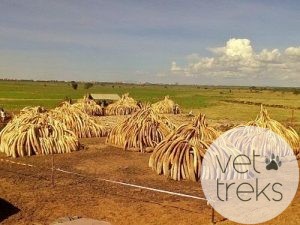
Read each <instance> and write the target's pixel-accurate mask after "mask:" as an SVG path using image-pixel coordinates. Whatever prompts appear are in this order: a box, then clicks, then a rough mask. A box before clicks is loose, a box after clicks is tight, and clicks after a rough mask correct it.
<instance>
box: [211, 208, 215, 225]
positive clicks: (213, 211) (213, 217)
mask: <svg viewBox="0 0 300 225" xmlns="http://www.w3.org/2000/svg"><path fill="white" fill-rule="evenodd" d="M211 223H212V224H216V222H215V209H214V208H213V207H211Z"/></svg>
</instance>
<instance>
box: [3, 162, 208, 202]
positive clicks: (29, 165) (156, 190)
mask: <svg viewBox="0 0 300 225" xmlns="http://www.w3.org/2000/svg"><path fill="white" fill-rule="evenodd" d="M0 160H1V161H3V162H6V163H12V164H17V165H21V166H28V167H37V166H34V165H31V164H26V163H18V162H14V161H11V160H7V159H0ZM55 170H56V171H59V172H62V173H67V174H73V175H77V176H81V177H85V178H92V177H88V176H85V175H83V174H80V173H76V172H71V171H67V170H63V169H60V168H55ZM93 178H94V177H93ZM94 179H97V180H100V181H105V182H109V183H113V184H120V185H123V186H128V187H133V188H140V189H145V190H149V191H154V192H159V193H165V194H169V195H174V196H180V197H185V198H192V199H197V200H203V201H207V203H209V202H210V201H209V200H207V199H206V198H201V197H198V196H194V195H188V194H182V193H178V192H173V191H167V190H162V189H157V188H151V187H146V186H141V185H137V184H130V183H125V182H122V181H114V180H109V179H104V178H99V177H96V178H94Z"/></svg>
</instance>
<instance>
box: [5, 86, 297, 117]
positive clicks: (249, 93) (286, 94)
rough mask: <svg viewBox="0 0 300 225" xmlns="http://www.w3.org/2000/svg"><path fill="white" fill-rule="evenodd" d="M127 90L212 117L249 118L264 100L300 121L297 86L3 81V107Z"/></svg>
mask: <svg viewBox="0 0 300 225" xmlns="http://www.w3.org/2000/svg"><path fill="white" fill-rule="evenodd" d="M127 92H128V93H130V95H131V96H132V97H134V98H135V99H136V100H140V101H143V102H150V103H153V102H156V101H158V100H160V99H162V98H163V97H164V96H165V95H169V96H170V97H171V98H172V99H173V100H174V101H175V102H177V103H178V104H179V105H180V106H181V107H182V108H183V110H184V112H189V111H191V110H192V111H193V112H194V113H197V112H200V111H201V112H204V113H206V114H207V115H208V117H209V118H211V119H228V120H234V121H248V120H250V119H254V118H255V116H256V114H257V113H258V111H259V105H253V104H254V103H256V104H257V103H263V104H267V105H269V106H271V105H272V107H267V108H269V111H270V114H271V116H272V118H274V119H276V120H279V121H281V122H286V123H288V122H289V121H290V120H291V116H292V111H293V109H294V122H297V121H298V122H299V121H300V110H299V109H300V95H299V94H298V95H297V94H294V93H293V89H272V88H268V89H256V90H250V88H248V87H217V86H210V87H208V86H184V85H150V84H149V85H137V84H108V83H98V84H94V86H93V87H91V88H90V89H84V85H83V83H79V86H78V89H77V90H74V89H73V88H72V87H71V86H70V83H66V82H47V81H41V82H33V81H0V107H3V108H4V109H6V110H9V111H15V112H16V111H18V110H20V109H22V108H23V107H25V106H36V105H40V106H44V107H46V108H53V107H55V106H57V105H58V104H59V103H60V102H62V101H63V100H64V99H66V98H71V99H74V100H75V99H79V98H82V97H83V96H84V95H85V94H86V93H117V94H119V95H121V94H124V93H127ZM245 101H246V102H247V103H245ZM243 102H244V103H243ZM249 102H251V103H253V104H249ZM275 105H277V106H275ZM278 105H279V106H278ZM282 107H285V108H282Z"/></svg>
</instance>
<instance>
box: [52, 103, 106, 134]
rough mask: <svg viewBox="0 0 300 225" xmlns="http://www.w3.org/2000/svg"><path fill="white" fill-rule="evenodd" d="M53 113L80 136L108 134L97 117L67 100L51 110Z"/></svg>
mask: <svg viewBox="0 0 300 225" xmlns="http://www.w3.org/2000/svg"><path fill="white" fill-rule="evenodd" d="M51 115H52V116H53V118H55V119H57V120H58V121H60V122H61V123H63V124H65V126H66V127H67V128H68V129H69V130H71V131H73V132H74V133H75V135H76V136H77V137H79V138H90V137H104V136H107V134H108V130H107V128H106V127H104V126H102V125H100V124H98V123H97V122H96V120H95V119H93V118H92V117H91V116H89V115H88V114H86V113H85V112H83V111H82V110H81V109H79V108H78V107H76V106H74V105H71V104H70V103H67V102H65V103H63V104H62V105H61V106H60V107H57V108H55V109H53V110H51Z"/></svg>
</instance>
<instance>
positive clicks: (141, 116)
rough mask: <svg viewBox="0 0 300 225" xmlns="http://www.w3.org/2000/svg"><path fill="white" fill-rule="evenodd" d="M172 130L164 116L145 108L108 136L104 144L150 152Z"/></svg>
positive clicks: (170, 124) (115, 128)
mask: <svg viewBox="0 0 300 225" xmlns="http://www.w3.org/2000/svg"><path fill="white" fill-rule="evenodd" d="M172 129H174V126H173V125H172V123H171V122H170V121H169V120H168V119H167V118H166V117H164V116H161V115H159V114H157V113H155V112H154V111H153V109H152V108H151V107H145V108H143V109H141V110H139V111H138V112H136V113H134V114H132V115H131V116H130V117H129V118H127V119H126V120H125V121H124V122H122V123H121V124H118V125H117V126H115V127H114V128H113V129H112V130H111V132H110V133H109V134H108V136H107V139H106V143H108V144H111V145H114V146H119V147H123V148H124V150H131V151H140V152H151V151H153V148H154V147H155V146H156V145H157V144H158V143H160V142H161V141H162V140H163V139H164V138H165V137H166V136H167V135H168V134H169V133H170V132H171V130H172Z"/></svg>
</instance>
